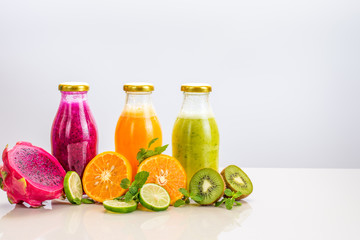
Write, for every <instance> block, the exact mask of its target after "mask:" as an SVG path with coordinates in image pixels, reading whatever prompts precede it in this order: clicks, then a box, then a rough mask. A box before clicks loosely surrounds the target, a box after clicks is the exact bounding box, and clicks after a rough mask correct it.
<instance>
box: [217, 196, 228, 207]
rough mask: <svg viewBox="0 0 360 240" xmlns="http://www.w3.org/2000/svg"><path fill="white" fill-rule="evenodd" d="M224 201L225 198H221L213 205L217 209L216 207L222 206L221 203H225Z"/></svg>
mask: <svg viewBox="0 0 360 240" xmlns="http://www.w3.org/2000/svg"><path fill="white" fill-rule="evenodd" d="M225 200H226V198H223V199H222V200H221V201H219V202H216V203H215V207H218V206H220V205H221V204H223V203H224V202H225Z"/></svg>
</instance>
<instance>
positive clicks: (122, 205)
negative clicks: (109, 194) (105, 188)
mask: <svg viewBox="0 0 360 240" xmlns="http://www.w3.org/2000/svg"><path fill="white" fill-rule="evenodd" d="M103 205H104V208H105V209H106V210H109V211H111V212H118V213H129V212H133V211H135V210H136V208H137V202H135V201H134V200H131V201H130V202H125V201H124V200H106V201H104V202H103Z"/></svg>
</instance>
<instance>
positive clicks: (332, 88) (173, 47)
mask: <svg viewBox="0 0 360 240" xmlns="http://www.w3.org/2000/svg"><path fill="white" fill-rule="evenodd" d="M0 81H1V85H0V110H1V115H0V116H1V120H0V123H1V124H0V146H5V145H6V144H7V143H10V144H11V145H13V144H15V142H16V141H19V140H23V141H30V142H32V143H33V144H35V145H38V146H41V147H43V148H45V149H46V150H48V151H50V130H51V124H52V121H53V119H54V116H55V114H56V110H57V108H58V104H59V100H60V93H59V92H58V91H57V85H58V83H60V82H63V81H86V82H88V83H89V84H90V87H91V90H90V92H89V101H90V106H91V109H92V111H93V114H94V116H95V119H96V122H97V125H98V130H99V135H100V139H99V151H100V152H101V151H105V150H114V142H113V135H114V130H115V125H116V122H117V118H118V116H119V115H120V112H121V110H122V107H123V105H124V100H125V94H124V92H123V91H122V85H123V84H124V83H125V82H131V81H148V82H152V83H154V84H155V88H156V90H155V92H154V96H153V97H154V104H155V107H156V109H157V113H158V116H159V118H160V121H161V124H162V128H163V135H164V143H170V142H171V131H172V126H173V123H174V121H175V119H176V116H177V113H178V112H179V110H180V107H181V102H182V94H181V92H180V85H181V83H185V82H208V83H210V84H212V85H213V89H214V92H213V93H212V94H211V102H212V105H213V109H214V112H215V115H216V118H217V121H218V125H219V129H220V134H221V147H220V148H221V150H220V157H221V159H220V164H221V165H227V164H230V163H235V164H238V165H239V166H240V167H344V168H349V167H350V168H354V167H356V168H359V167H360V148H359V145H360V127H359V124H360V2H359V1H356V0H354V1H350V0H336V1H331V0H326V1H325V0H311V1H310V0H302V1H287V0H276V1H274V0H258V1H243V0H231V1H225V0H222V1H211V0H206V1H205V0H202V1H194V0H191V1H186V0H182V1H169V0H164V1H158V0H151V1H149V0H144V1H142V0H137V1H119V0H114V1H89V0H86V1H85V0H83V1H64V0H62V1H45V0H44V1H40V0H32V1H15V0H11V1H10V0H2V1H1V2H0ZM167 153H168V154H170V153H171V151H170V149H169V150H168V151H167Z"/></svg>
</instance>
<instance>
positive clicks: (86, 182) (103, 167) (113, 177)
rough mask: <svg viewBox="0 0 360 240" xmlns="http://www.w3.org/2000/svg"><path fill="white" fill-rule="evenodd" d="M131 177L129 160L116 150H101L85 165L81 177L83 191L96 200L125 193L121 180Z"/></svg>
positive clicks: (100, 200) (108, 198)
mask: <svg viewBox="0 0 360 240" xmlns="http://www.w3.org/2000/svg"><path fill="white" fill-rule="evenodd" d="M124 178H128V179H132V169H131V165H130V163H129V161H128V160H127V159H126V158H125V157H124V156H123V155H121V154H119V153H116V152H103V153H100V154H98V155H97V156H95V157H94V158H93V159H92V160H91V161H90V162H89V164H88V165H87V166H86V168H85V170H84V174H83V178H82V184H83V187H84V191H85V193H86V194H87V195H88V196H89V197H90V198H92V199H94V200H95V201H98V202H103V201H105V200H110V199H114V198H116V197H119V196H121V195H123V194H124V193H125V191H126V190H125V189H123V188H121V187H120V183H121V180H122V179H124Z"/></svg>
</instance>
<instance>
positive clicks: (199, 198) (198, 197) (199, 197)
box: [190, 194, 204, 202]
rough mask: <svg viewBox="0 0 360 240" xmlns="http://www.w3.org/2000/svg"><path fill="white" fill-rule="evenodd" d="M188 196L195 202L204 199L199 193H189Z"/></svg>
mask: <svg viewBox="0 0 360 240" xmlns="http://www.w3.org/2000/svg"><path fill="white" fill-rule="evenodd" d="M190 197H191V199H192V200H194V201H195V202H201V201H202V200H203V199H204V197H203V196H200V195H191V194H190Z"/></svg>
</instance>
